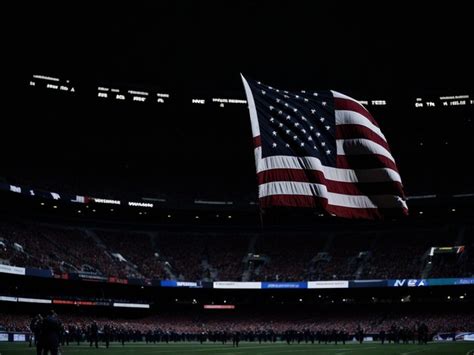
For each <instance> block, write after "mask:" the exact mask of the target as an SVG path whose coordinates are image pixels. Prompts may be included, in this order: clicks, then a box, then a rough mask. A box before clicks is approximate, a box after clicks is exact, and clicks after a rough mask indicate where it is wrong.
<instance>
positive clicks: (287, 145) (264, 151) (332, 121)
mask: <svg viewBox="0 0 474 355" xmlns="http://www.w3.org/2000/svg"><path fill="white" fill-rule="evenodd" d="M242 80H243V83H244V87H245V93H246V95H247V101H248V106H249V111H250V119H251V123H252V134H253V139H254V145H255V162H256V168H257V177H258V192H259V199H260V207H261V208H267V207H273V206H282V207H312V208H316V209H321V210H323V211H326V212H327V213H329V214H331V215H336V216H340V217H346V218H369V219H376V218H382V217H383V216H386V215H393V214H400V213H402V214H407V213H408V208H407V205H406V202H405V196H404V193H403V187H402V181H401V178H400V174H399V173H398V169H397V166H396V163H395V159H394V158H393V156H392V154H391V153H390V148H389V146H388V143H387V140H386V139H385V136H384V135H383V133H382V131H381V130H380V128H379V126H378V124H377V122H376V121H375V120H374V118H373V117H372V116H371V114H370V113H369V112H368V111H367V110H366V109H365V107H364V106H362V104H360V103H359V102H358V101H357V100H355V99H353V98H350V97H348V96H346V95H344V94H341V93H339V92H336V91H332V90H318V91H309V90H308V91H305V90H301V91H300V92H294V91H292V92H290V91H287V90H281V89H277V88H274V87H271V86H268V85H265V84H262V83H261V82H259V81H253V80H247V79H245V78H244V77H243V76H242Z"/></svg>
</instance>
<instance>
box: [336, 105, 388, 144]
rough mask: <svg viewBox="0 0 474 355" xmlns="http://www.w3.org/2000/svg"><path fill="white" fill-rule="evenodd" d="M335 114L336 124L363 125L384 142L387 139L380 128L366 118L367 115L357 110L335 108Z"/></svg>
mask: <svg viewBox="0 0 474 355" xmlns="http://www.w3.org/2000/svg"><path fill="white" fill-rule="evenodd" d="M335 114H336V125H344V124H347V125H351V124H354V125H360V126H364V127H366V128H368V129H370V130H371V131H372V132H374V133H375V134H376V135H378V136H379V137H380V138H382V139H383V140H384V141H385V142H386V141H387V139H386V138H385V136H384V135H383V133H382V131H381V130H380V128H378V127H377V126H376V125H374V124H373V123H372V122H370V121H369V120H368V119H367V117H365V116H363V115H361V114H360V113H359V112H355V111H350V110H336V111H335Z"/></svg>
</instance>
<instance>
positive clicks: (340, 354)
mask: <svg viewBox="0 0 474 355" xmlns="http://www.w3.org/2000/svg"><path fill="white" fill-rule="evenodd" d="M61 353H62V354H74V355H96V354H101V355H103V354H109V355H125V354H127V355H128V354H183V355H187V354H200V355H203V354H216V355H217V354H219V355H231V354H236V355H237V354H255V355H257V354H268V355H270V354H297V355H304V354H327V355H365V354H368V355H373V354H387V355H391V354H400V355H411V354H422V353H424V354H440V355H441V354H443V355H456V354H460V355H468V354H469V355H470V354H474V343H465V342H456V343H431V344H428V345H413V344H409V345H395V344H385V345H381V344H380V343H364V344H354V343H348V344H346V345H339V344H338V345H334V344H331V345H311V344H300V345H296V344H293V345H286V344H285V343H276V344H265V343H263V344H258V343H257V344H256V343H245V342H243V343H241V344H240V346H239V347H238V348H233V347H232V344H230V345H222V344H217V343H216V344H204V345H200V344H198V343H176V344H168V345H166V344H159V345H146V344H144V343H143V344H133V343H132V344H126V345H125V346H122V345H120V344H115V343H114V344H112V345H111V346H110V348H109V349H105V347H103V345H102V347H101V348H99V349H95V348H90V347H89V346H88V345H85V344H82V345H80V346H65V347H63V348H62V349H61ZM23 354H25V355H26V354H30V355H31V354H36V352H35V349H34V348H29V347H28V344H25V343H15V344H13V343H0V355H23Z"/></svg>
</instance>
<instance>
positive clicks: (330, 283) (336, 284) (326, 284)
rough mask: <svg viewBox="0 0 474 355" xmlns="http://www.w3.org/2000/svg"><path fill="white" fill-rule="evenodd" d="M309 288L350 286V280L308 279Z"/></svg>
mask: <svg viewBox="0 0 474 355" xmlns="http://www.w3.org/2000/svg"><path fill="white" fill-rule="evenodd" d="M308 288H349V281H308Z"/></svg>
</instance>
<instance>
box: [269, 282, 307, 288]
mask: <svg viewBox="0 0 474 355" xmlns="http://www.w3.org/2000/svg"><path fill="white" fill-rule="evenodd" d="M262 288H273V289H278V288H308V284H307V282H262Z"/></svg>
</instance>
